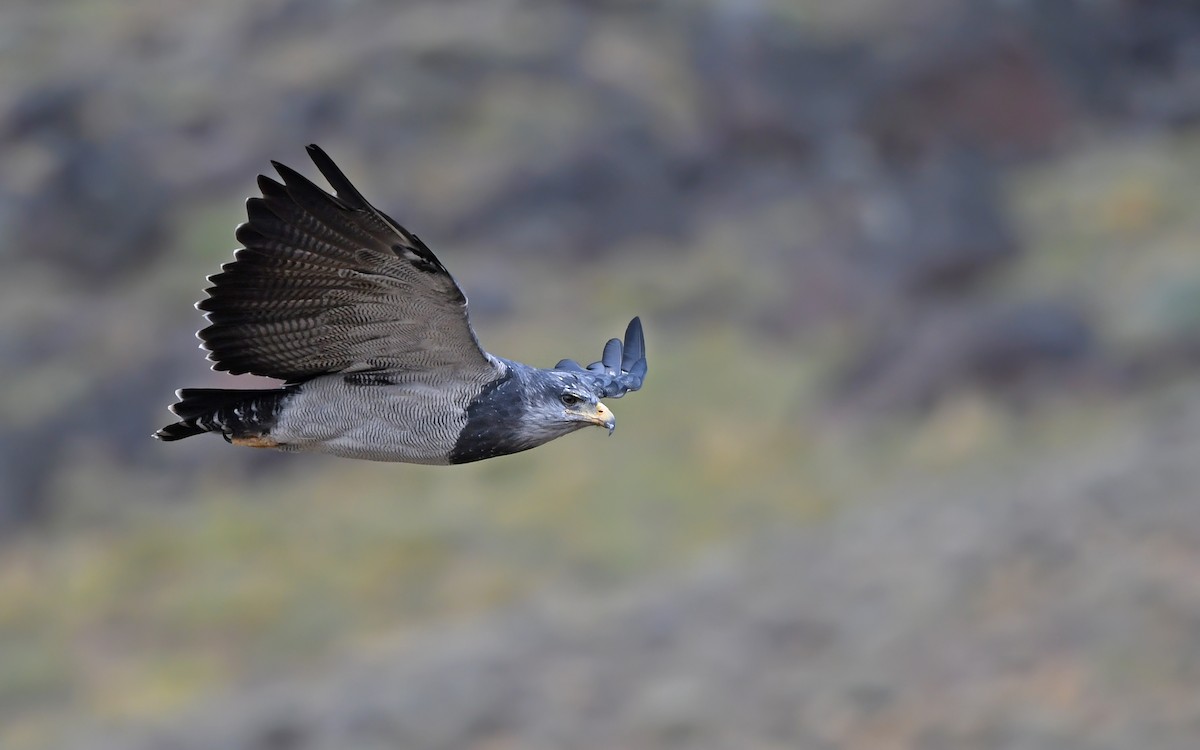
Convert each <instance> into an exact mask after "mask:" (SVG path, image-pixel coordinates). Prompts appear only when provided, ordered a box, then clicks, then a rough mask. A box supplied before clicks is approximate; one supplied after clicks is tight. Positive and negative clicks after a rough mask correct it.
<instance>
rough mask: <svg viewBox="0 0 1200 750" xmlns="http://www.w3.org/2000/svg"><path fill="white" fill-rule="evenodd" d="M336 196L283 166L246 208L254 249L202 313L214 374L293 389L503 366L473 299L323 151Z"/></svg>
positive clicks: (230, 266) (246, 239) (215, 285)
mask: <svg viewBox="0 0 1200 750" xmlns="http://www.w3.org/2000/svg"><path fill="white" fill-rule="evenodd" d="M308 154H309V156H310V157H312V160H313V162H314V163H315V164H316V165H317V168H318V169H319V170H320V171H321V174H322V175H324V176H325V179H326V180H328V181H329V184H330V185H331V186H332V187H333V189H334V192H335V194H334V195H331V194H329V193H327V192H325V191H324V190H322V189H321V188H319V187H318V186H317V185H315V184H314V183H312V182H311V181H310V180H309V179H308V178H306V177H304V176H303V175H301V174H300V173H298V172H296V171H295V170H292V169H290V168H288V167H286V166H284V165H282V164H279V163H277V162H272V164H273V165H274V167H275V170H276V171H277V172H278V173H279V176H280V178H281V179H282V182H278V181H276V180H274V179H271V178H269V177H266V176H260V177H259V178H258V187H259V189H260V191H261V192H262V197H261V198H250V199H249V200H248V201H247V202H246V213H247V221H246V222H245V223H244V224H242V225H240V226H239V227H238V228H237V233H236V236H237V239H238V241H239V242H240V243H241V244H242V245H243V247H242V248H241V249H239V250H238V251H237V252H236V253H235V255H234V260H233V261H232V262H229V263H226V264H225V265H223V266H222V267H221V272H220V273H218V274H215V275H213V276H210V277H209V281H210V282H212V286H211V287H210V288H209V289H208V290H207V293H208V297H207V299H204V300H202V301H201V302H199V303H198V304H197V305H196V306H197V307H198V308H199V309H200V310H203V311H204V312H205V313H206V314H207V317H208V320H209V322H210V325H209V326H207V327H206V328H204V329H203V330H201V331H200V332H199V334H198V335H199V337H200V339H201V341H203V346H204V348H205V349H208V350H209V352H210V353H209V357H208V358H209V359H210V360H212V361H213V362H214V365H213V369H215V370H227V371H229V372H230V373H233V374H242V373H253V374H255V375H263V376H266V377H272V378H280V379H283V380H288V381H299V380H305V379H308V378H311V377H314V376H316V375H321V374H327V373H334V372H363V371H414V370H430V369H438V368H453V369H457V370H468V371H469V370H490V369H494V368H495V365H494V364H493V360H492V359H491V358H490V357H489V356H488V355H487V354H486V353H485V352H484V351H483V349H482V348H481V347H480V346H479V342H478V340H477V339H476V337H475V333H474V331H473V330H472V329H471V325H470V320H469V317H468V311H467V299H466V296H465V295H463V293H462V290H461V289H459V287H458V284H457V283H456V282H455V281H454V278H453V277H452V276H451V275H450V273H449V272H448V271H447V270H446V267H445V266H443V265H442V263H441V261H439V260H438V258H437V256H435V255H434V254H433V252H432V251H431V250H430V249H429V248H428V247H427V246H426V245H425V243H423V242H422V241H421V240H420V239H419V238H418V237H417V236H416V235H414V234H412V233H411V232H409V231H407V230H406V229H404V228H403V227H402V226H400V224H398V223H397V222H395V221H393V220H392V219H391V218H389V217H388V216H387V215H386V214H384V213H382V212H381V211H379V210H377V209H376V208H375V207H373V206H372V205H371V204H370V203H368V202H367V201H366V199H365V198H363V196H362V194H361V193H359V192H358V190H357V189H355V187H354V186H353V185H352V184H351V183H350V181H349V180H348V179H347V178H346V176H345V175H344V174H343V173H342V171H341V170H340V169H338V167H337V165H336V164H334V162H333V160H332V159H330V158H329V156H328V155H326V154H325V152H324V151H322V150H321V149H320V148H318V147H317V146H315V145H313V146H309V147H308Z"/></svg>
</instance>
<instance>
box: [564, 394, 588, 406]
mask: <svg viewBox="0 0 1200 750" xmlns="http://www.w3.org/2000/svg"><path fill="white" fill-rule="evenodd" d="M561 400H562V402H563V406H574V405H575V404H578V403H579V402H580V401H583V399H582V398H580V397H579V396H576V395H575V394H574V393H564V394H563V395H562V399H561Z"/></svg>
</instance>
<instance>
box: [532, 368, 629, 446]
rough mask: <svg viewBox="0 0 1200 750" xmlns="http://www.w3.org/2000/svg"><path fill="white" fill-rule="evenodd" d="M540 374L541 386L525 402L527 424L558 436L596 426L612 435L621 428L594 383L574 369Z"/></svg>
mask: <svg viewBox="0 0 1200 750" xmlns="http://www.w3.org/2000/svg"><path fill="white" fill-rule="evenodd" d="M537 374H538V376H539V377H537V378H536V383H537V385H536V387H535V388H533V389H531V391H530V393H529V400H528V401H527V402H526V404H525V409H526V415H525V419H526V422H527V426H536V428H537V429H540V430H544V431H545V432H546V433H554V436H555V437H557V436H558V435H565V434H566V433H568V432H574V431H575V430H578V429H580V428H581V427H588V426H592V425H594V426H596V427H603V428H605V429H606V430H608V434H610V435H611V434H612V432H613V430H615V429H616V428H617V419H616V417H614V416H613V413H612V411H610V410H609V408H608V407H607V406H605V405H604V403H603V402H601V401H600V396H599V394H597V393H596V390H595V388H593V387H592V385H591V383H589V382H588V381H586V380H585V379H583V378H580V377H579V376H578V375H577V374H576V373H573V372H564V371H559V370H541V371H539V372H538V373H537Z"/></svg>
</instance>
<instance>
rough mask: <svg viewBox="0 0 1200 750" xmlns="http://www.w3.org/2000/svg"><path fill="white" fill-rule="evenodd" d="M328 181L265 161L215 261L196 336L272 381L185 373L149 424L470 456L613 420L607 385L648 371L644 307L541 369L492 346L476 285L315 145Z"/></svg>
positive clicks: (244, 440) (257, 438)
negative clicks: (587, 355) (597, 343)
mask: <svg viewBox="0 0 1200 750" xmlns="http://www.w3.org/2000/svg"><path fill="white" fill-rule="evenodd" d="M307 150H308V155H309V156H310V157H311V158H312V160H313V162H314V163H315V164H316V167H317V169H318V170H319V171H320V172H321V174H322V175H323V176H324V177H325V179H326V180H327V181H328V183H329V185H330V186H331V187H332V188H333V193H329V192H326V191H325V190H323V189H322V188H320V187H318V186H317V185H316V184H314V183H313V182H312V181H311V180H309V179H308V178H306V177H304V176H303V175H301V174H300V173H299V172H297V171H295V170H293V169H291V168H289V167H287V166H285V165H283V164H280V163H278V162H274V161H273V162H271V164H272V166H274V168H275V171H276V172H277V173H278V174H279V178H280V180H282V182H280V181H278V180H275V179H273V178H271V177H267V176H265V175H260V176H259V178H258V188H259V190H260V192H261V193H262V197H252V198H250V199H249V200H247V201H246V213H247V221H246V222H245V223H243V224H241V225H239V226H238V227H237V230H236V233H235V236H236V238H237V240H238V242H239V243H240V244H241V245H242V247H241V248H240V249H238V250H237V251H236V252H235V254H234V259H233V260H232V261H231V262H229V263H226V264H224V265H223V266H221V271H220V273H217V274H214V275H212V276H209V277H208V280H209V282H210V283H211V284H212V286H211V287H209V288H208V289H207V290H206V292H207V298H206V299H204V300H201V301H200V302H198V303H196V307H197V308H198V309H200V310H202V311H203V312H204V313H205V316H206V318H207V320H208V326H207V327H205V328H203V329H202V330H200V332H199V333H198V334H197V336H198V337H199V338H200V340H201V342H202V344H201V348H203V349H206V350H207V351H208V359H209V360H211V361H212V362H213V365H212V369H214V370H222V371H227V372H229V373H231V374H234V375H240V374H245V373H250V374H253V375H260V376H263V377H267V378H275V379H278V380H282V381H284V383H283V385H282V386H280V387H278V388H269V389H260V390H248V389H240V390H229V389H219V388H185V389H182V390H179V391H177V392H176V396H177V398H178V401H177V403H175V404H173V405H172V406H171V407H170V410H171V412H172V413H174V414H175V416H177V417H178V418H179V421H177V422H174V423H173V424H169V425H167V426H166V427H163V428H162V429H161V430H158V431H157V432H155V433H154V437H156V438H158V439H159V440H164V441H172V440H182V439H183V438H187V437H191V436H193V435H200V434H202V433H206V432H213V433H217V434H219V435H221V436H222V437H223V438H225V440H226V441H228V442H230V443H232V444H234V445H244V446H250V447H255V448H274V449H278V450H284V451H314V452H319V453H328V454H332V455H335V456H342V457H347V458H358V459H366V460H371V461H400V462H406V463H417V464H443V465H444V464H461V463H468V462H471V461H479V460H482V459H486V458H493V457H496V456H503V455H507V454H511V453H517V452H519V451H524V450H528V449H530V448H535V447H537V446H539V445H541V444H543V443H546V442H548V441H550V440H554V439H555V438H558V437H562V436H563V435H566V434H568V433H571V432H574V431H576V430H578V429H581V428H583V427H587V426H593V425H594V426H599V427H603V428H605V429H606V430H608V433H609V434H610V435H611V434H612V432H613V429H614V428H615V427H616V419H615V417H614V416H613V413H612V411H610V410H609V408H608V407H607V406H605V404H604V403H603V402H602V401H601V399H606V398H609V399H611V398H620V397H621V396H624V395H625V394H626V393H628V392H629V391H636V390H638V389H639V388H641V386H642V381H643V379H644V378H645V376H646V348H645V338H644V337H643V333H642V324H641V320H640V319H639V318H637V317H635V318H633V320H631V321H630V323H629V326H628V327H627V328H626V330H625V337H624V340H623V341H622V340H621V339H611V340H610V341H608V343H607V344H605V346H604V350H603V354H602V356H601V358H600V360H599V361H597V362H593V363H592V364H590V365H588V366H586V367H584V366H582V365H580V364H579V363H577V362H575V361H574V360H570V359H564V360H562V361H560V362H559V363H558V364H557V365H555V366H554V367H553V368H550V369H539V368H536V367H531V366H529V365H525V364H521V363H520V362H515V361H513V360H510V359H504V358H503V357H497V356H494V355H491V354H489V353H487V352H486V351H484V350H483V348H482V347H481V346H480V344H479V340H478V339H477V338H476V336H475V331H474V330H473V329H472V328H471V323H470V317H469V315H468V309H467V298H466V296H465V295H464V294H463V292H462V289H460V288H459V286H458V283H457V282H456V281H455V280H454V277H453V276H451V275H450V272H449V271H447V270H446V267H445V266H444V265H442V262H441V261H440V260H438V258H437V256H436V255H434V254H433V251H432V250H430V249H429V248H428V247H427V246H426V245H425V243H424V242H422V241H421V240H420V239H419V238H418V237H417V235H415V234H413V233H412V232H409V231H408V230H407V229H405V228H404V227H403V226H401V225H400V224H399V222H397V221H395V220H393V219H392V218H390V217H389V216H387V214H384V213H383V212H382V211H380V210H379V209H377V208H375V207H374V206H372V205H371V204H370V203H368V202H367V200H366V199H365V198H363V196H362V194H361V193H359V191H358V190H357V189H356V188H355V187H354V185H353V184H351V183H350V180H348V179H347V178H346V176H345V175H344V174H343V173H342V171H341V170H340V169H339V168H338V167H337V165H336V164H335V163H334V162H333V160H332V159H330V158H329V156H328V155H327V154H326V153H325V152H324V151H322V150H321V149H320V148H319V147H317V146H316V145H310V146H309V147H308V149H307Z"/></svg>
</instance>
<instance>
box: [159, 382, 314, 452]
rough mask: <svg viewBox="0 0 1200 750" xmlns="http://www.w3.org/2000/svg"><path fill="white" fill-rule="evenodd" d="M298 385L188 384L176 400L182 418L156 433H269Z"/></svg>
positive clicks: (166, 436)
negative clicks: (264, 387) (231, 387)
mask: <svg viewBox="0 0 1200 750" xmlns="http://www.w3.org/2000/svg"><path fill="white" fill-rule="evenodd" d="M293 393H295V388H292V387H284V388H271V389H267V390H226V389H224V388H184V389H183V390H180V391H176V392H175V395H176V396H177V397H178V398H179V401H178V402H176V403H174V404H172V405H171V407H170V409H171V412H172V413H173V414H175V415H176V416H177V417H180V421H178V422H175V423H174V424H169V425H167V426H166V427H164V428H162V429H161V430H159V431H158V432H156V433H154V437H156V438H158V439H159V440H164V441H170V440H183V439H184V438H186V437H191V436H192V435H200V434H203V433H205V432H217V433H220V434H221V436H222V437H224V438H225V439H226V440H228V441H230V442H234V441H235V440H243V439H254V438H263V437H265V436H267V435H268V434H269V433H270V431H271V428H272V427H274V426H275V422H276V420H277V419H278V417H279V411H280V409H281V408H282V407H283V405H284V403H286V402H287V400H288V399H289V398H290V397H291V396H292V394H293Z"/></svg>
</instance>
